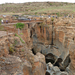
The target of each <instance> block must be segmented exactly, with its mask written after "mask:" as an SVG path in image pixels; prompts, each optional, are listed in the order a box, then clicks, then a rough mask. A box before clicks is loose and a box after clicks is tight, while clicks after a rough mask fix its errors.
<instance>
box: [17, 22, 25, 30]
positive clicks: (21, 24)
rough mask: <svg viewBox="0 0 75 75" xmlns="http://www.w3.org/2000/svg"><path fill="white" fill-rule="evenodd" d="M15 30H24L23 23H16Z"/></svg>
mask: <svg viewBox="0 0 75 75" xmlns="http://www.w3.org/2000/svg"><path fill="white" fill-rule="evenodd" d="M16 28H19V29H20V30H21V29H22V28H24V23H17V24H16Z"/></svg>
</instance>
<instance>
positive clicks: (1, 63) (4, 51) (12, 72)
mask: <svg viewBox="0 0 75 75" xmlns="http://www.w3.org/2000/svg"><path fill="white" fill-rule="evenodd" d="M0 40H1V41H0V75H45V72H46V63H45V57H44V55H42V54H41V53H37V55H34V54H33V53H32V51H31V50H29V49H28V48H27V47H26V44H25V43H24V44H23V43H22V42H21V40H20V39H19V37H16V36H14V35H13V36H7V37H4V38H1V39H0Z"/></svg>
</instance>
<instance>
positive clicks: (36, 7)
mask: <svg viewBox="0 0 75 75" xmlns="http://www.w3.org/2000/svg"><path fill="white" fill-rule="evenodd" d="M10 12H11V13H22V14H41V13H42V14H49V13H57V14H60V13H74V12H75V4H74V3H66V2H29V3H17V4H15V3H6V4H0V13H8V14H10Z"/></svg>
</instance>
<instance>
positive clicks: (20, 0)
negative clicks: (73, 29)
mask: <svg viewBox="0 0 75 75" xmlns="http://www.w3.org/2000/svg"><path fill="white" fill-rule="evenodd" d="M41 1H42V2H44V1H46V2H47V1H55V2H71V3H74V2H75V0H1V1H0V4H2V3H24V2H41Z"/></svg>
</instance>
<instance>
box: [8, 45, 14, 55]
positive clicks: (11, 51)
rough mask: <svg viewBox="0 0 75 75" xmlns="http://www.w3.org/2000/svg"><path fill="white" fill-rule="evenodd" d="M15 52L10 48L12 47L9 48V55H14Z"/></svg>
mask: <svg viewBox="0 0 75 75" xmlns="http://www.w3.org/2000/svg"><path fill="white" fill-rule="evenodd" d="M13 52H14V49H13V47H12V46H10V47H9V54H13Z"/></svg>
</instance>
